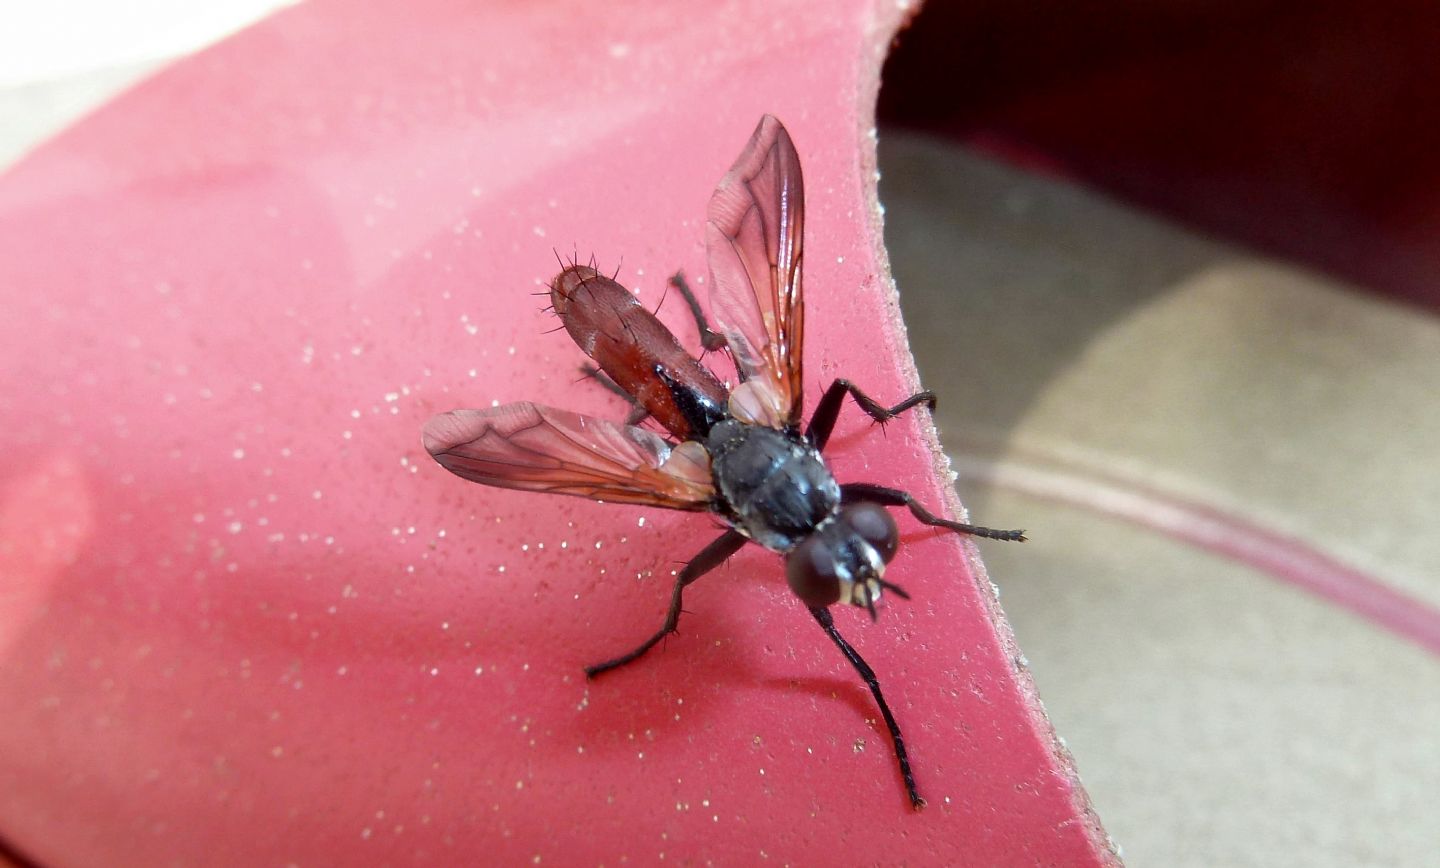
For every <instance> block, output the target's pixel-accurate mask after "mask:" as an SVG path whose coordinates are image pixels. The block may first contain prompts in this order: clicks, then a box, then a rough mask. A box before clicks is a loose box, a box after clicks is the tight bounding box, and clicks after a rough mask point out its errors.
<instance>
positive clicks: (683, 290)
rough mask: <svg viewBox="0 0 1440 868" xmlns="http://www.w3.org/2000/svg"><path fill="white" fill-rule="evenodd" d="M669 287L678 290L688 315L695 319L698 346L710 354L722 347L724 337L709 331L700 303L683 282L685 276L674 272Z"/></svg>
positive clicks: (688, 286)
mask: <svg viewBox="0 0 1440 868" xmlns="http://www.w3.org/2000/svg"><path fill="white" fill-rule="evenodd" d="M670 285H671V286H673V287H675V288H676V289H678V290H680V294H681V295H682V296H684V297H685V304H686V306H687V307H689V308H690V315H691V316H693V317H695V326H696V328H698V329H699V330H700V346H702V347H704V348H705V349H707V350H709V351H710V352H714V351H715V350H718V349H720V348H722V347H724V346H725V336H724V335H722V334H719V333H717V332H714V331H711V330H710V324H709V323H708V322H706V321H705V311H703V310H701V309H700V302H699V301H697V300H696V299H695V293H694V292H693V291H691V289H690V284H689V283H687V282H686V281H685V274H684V273H683V272H680V271H677V272H675V273H674V274H673V275H671V276H670Z"/></svg>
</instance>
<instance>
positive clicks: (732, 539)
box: [585, 530, 746, 678]
mask: <svg viewBox="0 0 1440 868" xmlns="http://www.w3.org/2000/svg"><path fill="white" fill-rule="evenodd" d="M745 543H746V539H745V537H744V536H743V535H742V534H740V533H739V532H737V531H733V530H727V531H725V533H723V534H722V535H720V536H719V537H717V538H716V539H715V540H714V541H713V542H711V543H710V544H709V545H708V546H706V547H705V548H703V549H701V550H700V554H698V555H696V556H695V557H694V559H692V560H691V561H690V563H688V564H686V565H685V568H684V569H682V570H681V571H680V574H679V575H677V576H676V577H675V589H674V590H673V591H671V592H670V611H669V612H667V613H666V615H665V624H664V625H663V626H662V627H661V628H660V629H659V630H658V631H657V632H656V633H655V635H654V636H651V637H650V638H649V639H646V640H645V641H644V642H642V643H640V647H638V648H636V649H635V650H634V651H631V652H630V653H629V654H622V655H620V656H619V657H616V658H615V659H614V660H606V661H605V662H604V663H596V664H595V665H594V666H586V667H585V676H586V677H587V678H594V677H595V676H597V675H599V674H600V673H602V672H609V671H610V670H611V669H616V668H619V667H621V666H624V665H625V664H626V663H630V662H631V661H634V660H638V659H639V658H640V657H641V656H642V655H643V654H644V653H645V652H646V651H649V650H650V649H651V648H654V647H655V645H656V644H657V643H659V641H660V640H661V639H664V638H665V637H666V636H668V635H670V634H671V633H674V632H675V626H676V625H677V624H679V623H680V596H681V594H682V593H683V592H684V590H685V586H686V585H688V584H690V583H691V582H693V581H695V580H696V579H698V578H700V577H701V576H703V575H705V574H706V573H708V572H710V571H711V570H713V569H715V568H716V567H718V566H720V565H721V564H722V563H724V562H725V559H726V558H728V557H730V556H731V555H733V554H735V552H737V551H739V550H740V547H741V546H743V545H745Z"/></svg>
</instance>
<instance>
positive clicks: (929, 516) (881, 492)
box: [840, 482, 1025, 542]
mask: <svg viewBox="0 0 1440 868" xmlns="http://www.w3.org/2000/svg"><path fill="white" fill-rule="evenodd" d="M840 500H841V502H842V503H857V502H862V501H868V502H869V503H878V504H880V505H881V506H904V507H908V508H909V509H910V512H911V514H912V515H914V516H915V517H916V518H917V519H919V520H920V522H921V523H922V524H928V525H929V526H931V527H943V528H945V529H947V530H953V531H955V532H956V533H964V534H969V535H971V536H983V537H985V538H986V539H998V540H1006V541H1008V542H1024V541H1025V531H1023V530H996V529H995V528H991V527H981V526H980V525H977V524H964V523H962V522H958V521H950V520H949V519H945V518H941V517H940V516H938V515H935V514H934V513H932V512H931V511H930V510H928V509H926V508H925V507H923V506H921V505H920V502H919V501H917V500H916V499H915V498H914V496H913V495H911V494H910V493H909V492H908V491H901V490H900V489H898V488H886V487H885V486H883V485H872V484H870V483H868V482H847V483H845V484H844V485H841V486H840Z"/></svg>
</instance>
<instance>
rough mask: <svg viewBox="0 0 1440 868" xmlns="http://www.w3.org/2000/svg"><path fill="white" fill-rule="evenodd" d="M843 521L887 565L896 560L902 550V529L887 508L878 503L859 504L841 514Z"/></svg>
mask: <svg viewBox="0 0 1440 868" xmlns="http://www.w3.org/2000/svg"><path fill="white" fill-rule="evenodd" d="M840 517H841V520H842V521H844V522H845V524H847V525H849V527H850V529H851V530H853V531H854V532H855V535H856V536H858V537H860V538H861V539H863V540H865V542H867V543H869V544H870V546H871V547H872V548H874V549H875V551H876V552H877V553H878V554H879V555H880V559H881V560H883V561H884V562H885V563H887V564H888V563H890V561H892V560H894V558H895V552H896V551H897V550H899V548H900V529H899V528H898V527H896V526H895V519H893V518H891V517H890V512H889V511H888V510H886V509H885V507H883V506H880V505H879V504H876V503H857V504H855V505H854V506H847V507H845V510H844V511H843V512H842V513H840Z"/></svg>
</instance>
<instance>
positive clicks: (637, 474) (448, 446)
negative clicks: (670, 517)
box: [423, 401, 715, 510]
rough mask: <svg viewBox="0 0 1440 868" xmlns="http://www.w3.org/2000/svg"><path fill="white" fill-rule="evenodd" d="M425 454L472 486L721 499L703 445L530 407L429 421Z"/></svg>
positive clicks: (683, 500)
mask: <svg viewBox="0 0 1440 868" xmlns="http://www.w3.org/2000/svg"><path fill="white" fill-rule="evenodd" d="M423 440H424V443H425V449H426V451H427V452H429V453H430V454H431V455H432V456H433V457H434V458H435V460H436V461H438V462H440V466H442V467H444V468H445V469H446V470H449V471H450V472H451V473H454V474H455V475H456V476H460V477H463V478H465V479H468V480H470V481H472V482H479V483H482V484H484V485H495V486H499V487H501V488H518V489H522V490H525V491H544V492H550V493H553V494H573V495H576V496H578V497H589V498H594V499H596V500H604V501H609V502H612V503H641V504H648V505H650V506H663V507H666V508H668V509H690V510H701V509H708V508H709V506H710V502H711V500H712V498H713V497H714V494H715V488H714V485H713V481H712V477H711V475H710V458H709V455H708V453H706V452H705V449H704V447H703V446H701V445H700V444H699V443H696V442H687V443H684V444H682V445H680V446H677V447H672V446H671V445H670V444H669V443H668V442H666V441H665V440H664V439H663V438H661V437H659V436H658V435H655V434H652V433H650V432H649V431H644V430H641V429H639V428H636V427H634V426H631V425H618V424H616V423H614V422H606V421H604V420H603V419H595V418H593V417H590V416H582V415H580V414H579V413H569V412H566V411H565V410H556V409H554V408H552V407H544V406H541V405H539V404H532V403H530V402H528V401H522V402H519V403H515V404H504V405H502V406H499V407H492V408H491V409H488V410H452V411H451V412H449V413H442V414H440V415H438V416H435V417H434V418H432V419H431V420H430V421H429V422H427V423H425V430H424V434H423Z"/></svg>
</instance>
